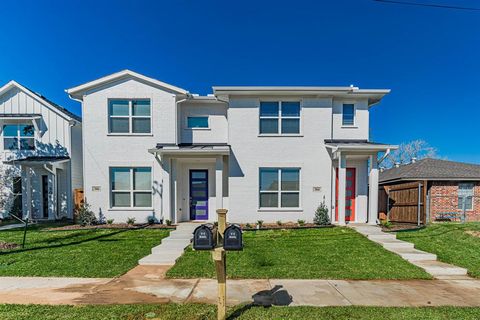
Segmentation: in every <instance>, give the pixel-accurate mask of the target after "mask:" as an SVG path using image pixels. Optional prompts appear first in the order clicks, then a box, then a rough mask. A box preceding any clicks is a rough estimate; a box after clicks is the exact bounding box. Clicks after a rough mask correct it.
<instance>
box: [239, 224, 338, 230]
mask: <svg viewBox="0 0 480 320" xmlns="http://www.w3.org/2000/svg"><path fill="white" fill-rule="evenodd" d="M240 227H241V228H242V230H247V231H248V230H271V229H281V230H283V229H314V228H330V227H333V225H325V226H323V225H317V224H314V223H305V224H303V225H299V224H298V223H295V222H285V223H282V224H281V225H279V224H277V223H264V224H263V225H262V227H261V228H260V229H257V224H255V223H253V224H250V225H249V226H248V227H247V224H246V223H245V224H243V223H242V224H240Z"/></svg>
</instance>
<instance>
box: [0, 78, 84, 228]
mask: <svg viewBox="0 0 480 320" xmlns="http://www.w3.org/2000/svg"><path fill="white" fill-rule="evenodd" d="M0 130H1V138H2V142H1V143H0V158H1V159H0V160H1V164H0V170H1V171H2V174H1V177H2V181H1V182H0V183H1V187H2V189H3V190H1V191H0V192H2V195H3V196H2V204H1V206H0V216H7V215H9V214H15V215H17V216H20V217H23V218H26V217H28V218H29V219H34V220H54V219H61V218H69V219H71V218H73V190H74V189H76V188H82V185H83V174H82V159H83V156H82V146H81V141H82V122H81V119H80V117H78V116H77V115H75V114H73V113H71V112H69V111H68V110H66V109H65V108H62V107H60V106H59V105H57V104H55V103H53V102H52V101H50V100H48V99H47V98H45V97H44V96H42V95H40V94H38V93H36V92H34V91H32V90H30V89H28V88H26V87H24V86H22V85H21V84H19V83H17V82H15V81H10V82H8V83H7V84H5V85H4V86H3V87H1V88H0Z"/></svg>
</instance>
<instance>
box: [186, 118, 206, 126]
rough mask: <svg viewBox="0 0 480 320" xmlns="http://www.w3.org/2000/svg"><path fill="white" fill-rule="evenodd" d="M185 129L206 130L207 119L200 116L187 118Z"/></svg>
mask: <svg viewBox="0 0 480 320" xmlns="http://www.w3.org/2000/svg"><path fill="white" fill-rule="evenodd" d="M187 128H188V129H196V128H203V129H207V128H208V117H207V116H201V117H187Z"/></svg>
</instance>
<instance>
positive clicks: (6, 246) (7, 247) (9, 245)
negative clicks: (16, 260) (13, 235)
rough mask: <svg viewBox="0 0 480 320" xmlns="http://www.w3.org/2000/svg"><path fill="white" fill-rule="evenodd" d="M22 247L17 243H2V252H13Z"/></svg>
mask: <svg viewBox="0 0 480 320" xmlns="http://www.w3.org/2000/svg"><path fill="white" fill-rule="evenodd" d="M18 247H20V246H19V245H18V244H16V243H12V242H5V241H0V250H11V249H16V248H18Z"/></svg>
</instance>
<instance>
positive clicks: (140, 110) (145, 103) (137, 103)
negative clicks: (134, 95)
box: [132, 100, 150, 117]
mask: <svg viewBox="0 0 480 320" xmlns="http://www.w3.org/2000/svg"><path fill="white" fill-rule="evenodd" d="M132 106H133V115H134V116H147V117H149V116H150V100H134V101H132Z"/></svg>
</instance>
